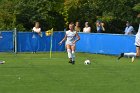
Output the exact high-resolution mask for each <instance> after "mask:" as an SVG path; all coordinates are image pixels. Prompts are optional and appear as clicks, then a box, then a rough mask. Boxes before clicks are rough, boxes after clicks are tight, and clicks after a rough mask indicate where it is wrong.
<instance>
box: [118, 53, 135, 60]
mask: <svg viewBox="0 0 140 93" xmlns="http://www.w3.org/2000/svg"><path fill="white" fill-rule="evenodd" d="M124 56H127V57H136V53H133V52H130V53H121V54H120V56H119V57H118V60H119V59H121V58H122V57H124Z"/></svg>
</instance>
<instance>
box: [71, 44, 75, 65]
mask: <svg viewBox="0 0 140 93" xmlns="http://www.w3.org/2000/svg"><path fill="white" fill-rule="evenodd" d="M71 50H72V63H73V64H74V63H75V44H74V45H72V46H71Z"/></svg>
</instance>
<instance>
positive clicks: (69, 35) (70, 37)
mask: <svg viewBox="0 0 140 93" xmlns="http://www.w3.org/2000/svg"><path fill="white" fill-rule="evenodd" d="M66 36H67V40H66V45H67V44H69V45H73V42H74V41H75V38H76V31H70V30H68V31H66Z"/></svg>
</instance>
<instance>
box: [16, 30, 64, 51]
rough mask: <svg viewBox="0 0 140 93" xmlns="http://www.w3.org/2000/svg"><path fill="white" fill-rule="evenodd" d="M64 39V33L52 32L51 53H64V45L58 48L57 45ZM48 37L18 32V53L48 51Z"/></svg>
mask: <svg viewBox="0 0 140 93" xmlns="http://www.w3.org/2000/svg"><path fill="white" fill-rule="evenodd" d="M63 37H64V32H54V34H53V47H52V51H64V50H65V45H64V44H63V45H62V46H59V45H58V43H59V42H60V40H61V39H62V38H63ZM50 38H51V37H50V36H46V35H45V32H43V37H40V36H39V35H38V34H36V33H32V32H18V52H33V51H42V52H43V51H49V50H50Z"/></svg>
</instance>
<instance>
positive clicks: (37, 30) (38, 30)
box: [33, 27, 41, 33]
mask: <svg viewBox="0 0 140 93" xmlns="http://www.w3.org/2000/svg"><path fill="white" fill-rule="evenodd" d="M33 31H34V32H37V33H40V32H41V28H36V27H33Z"/></svg>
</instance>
